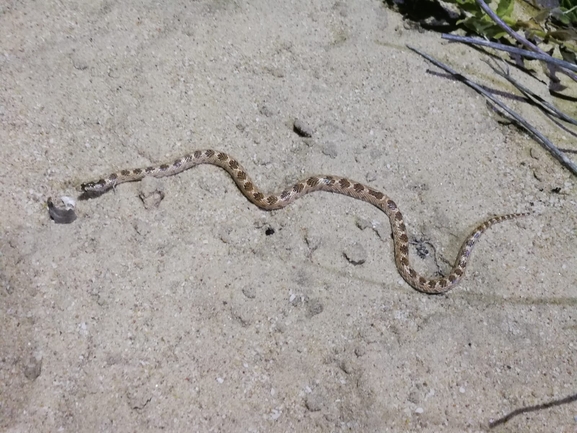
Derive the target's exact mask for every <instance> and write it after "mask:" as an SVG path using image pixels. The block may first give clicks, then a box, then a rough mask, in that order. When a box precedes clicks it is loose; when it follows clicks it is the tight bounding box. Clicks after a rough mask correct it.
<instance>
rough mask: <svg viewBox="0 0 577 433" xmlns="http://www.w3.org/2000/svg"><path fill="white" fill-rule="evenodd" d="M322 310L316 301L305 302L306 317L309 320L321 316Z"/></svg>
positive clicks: (321, 306)
mask: <svg viewBox="0 0 577 433" xmlns="http://www.w3.org/2000/svg"><path fill="white" fill-rule="evenodd" d="M323 310H324V306H323V304H322V302H321V301H319V300H318V299H309V300H307V316H308V317H309V318H311V317H313V316H316V315H317V314H321V313H322V312H323Z"/></svg>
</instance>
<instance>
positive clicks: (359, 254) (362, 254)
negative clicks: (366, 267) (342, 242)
mask: <svg viewBox="0 0 577 433" xmlns="http://www.w3.org/2000/svg"><path fill="white" fill-rule="evenodd" d="M343 255H344V256H345V258H346V259H347V260H348V261H349V263H351V264H353V265H355V266H356V265H362V264H363V263H365V262H366V261H367V252H366V251H365V249H364V248H363V247H362V246H361V245H360V244H358V243H356V242H355V243H353V244H351V245H349V246H348V247H346V248H345V250H344V251H343Z"/></svg>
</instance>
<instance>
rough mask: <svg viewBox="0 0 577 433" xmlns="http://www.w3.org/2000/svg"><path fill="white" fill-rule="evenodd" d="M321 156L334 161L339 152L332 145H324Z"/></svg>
mask: <svg viewBox="0 0 577 433" xmlns="http://www.w3.org/2000/svg"><path fill="white" fill-rule="evenodd" d="M322 152H323V155H326V156H328V157H329V158H332V159H335V158H336V157H337V156H338V155H339V152H338V151H337V146H336V145H335V144H334V143H329V144H325V145H324V146H323V149H322Z"/></svg>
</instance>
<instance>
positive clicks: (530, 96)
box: [485, 60, 577, 125]
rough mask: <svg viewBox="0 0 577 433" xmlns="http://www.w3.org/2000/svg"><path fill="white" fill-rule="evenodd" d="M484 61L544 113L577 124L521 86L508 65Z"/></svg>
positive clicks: (576, 121)
mask: <svg viewBox="0 0 577 433" xmlns="http://www.w3.org/2000/svg"><path fill="white" fill-rule="evenodd" d="M485 63H487V64H488V65H489V66H490V67H491V69H492V70H493V71H494V72H495V73H496V74H498V75H500V76H501V77H503V78H505V79H506V80H507V81H509V82H510V83H511V84H512V85H513V86H515V87H516V88H517V89H518V90H519V91H520V92H522V93H523V94H524V95H525V96H526V97H527V98H528V99H530V100H531V101H533V103H534V104H535V105H537V106H539V107H541V109H542V110H543V111H544V112H545V113H546V114H548V115H549V116H554V117H557V118H558V119H561V120H564V121H565V122H567V123H570V124H571V125H577V120H575V119H573V118H572V117H571V116H569V115H567V114H565V113H563V112H562V111H561V110H558V109H557V108H555V107H554V106H553V105H552V104H550V103H549V102H547V101H545V100H544V99H543V98H541V97H540V96H539V95H537V94H535V93H534V92H532V91H531V90H529V89H528V88H526V87H525V86H523V85H522V84H521V83H519V82H518V81H517V80H515V79H514V78H513V77H511V75H510V74H509V68H508V67H507V68H504V67H503V66H501V65H500V64H499V63H498V62H496V61H495V62H494V65H493V64H492V63H491V62H490V61H489V60H487V61H485Z"/></svg>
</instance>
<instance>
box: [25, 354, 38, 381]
mask: <svg viewBox="0 0 577 433" xmlns="http://www.w3.org/2000/svg"><path fill="white" fill-rule="evenodd" d="M41 372H42V356H40V355H30V357H29V358H28V361H27V362H26V365H25V366H24V376H26V379H28V380H36V379H37V378H38V376H40V373H41Z"/></svg>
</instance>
